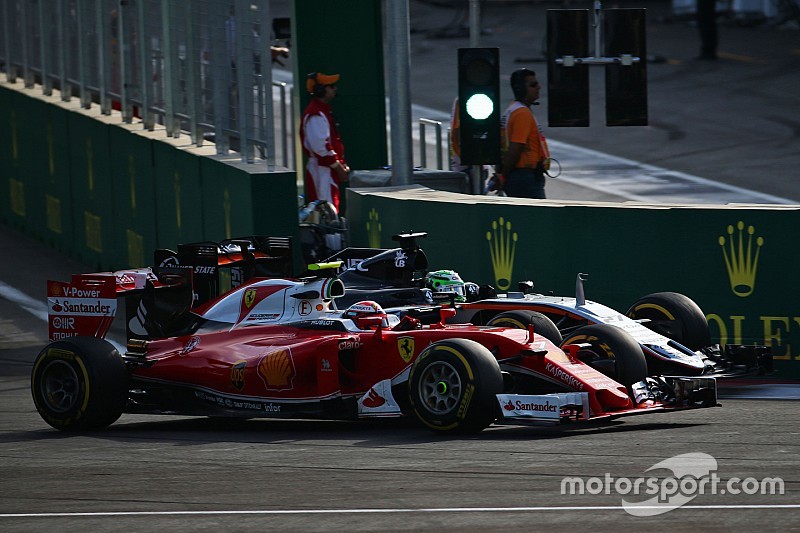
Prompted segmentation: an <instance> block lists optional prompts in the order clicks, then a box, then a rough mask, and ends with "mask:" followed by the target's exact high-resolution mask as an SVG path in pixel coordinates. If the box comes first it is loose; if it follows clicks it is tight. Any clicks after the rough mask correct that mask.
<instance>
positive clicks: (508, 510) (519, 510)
mask: <svg viewBox="0 0 800 533" xmlns="http://www.w3.org/2000/svg"><path fill="white" fill-rule="evenodd" d="M680 508H681V509H700V510H702V509H727V510H747V509H800V504H741V505H736V504H734V505H683V506H681V507H680ZM639 509H652V510H663V507H662V506H659V505H650V506H642V507H637V510H639ZM623 510H624V508H623V507H622V506H621V505H594V506H572V505H566V506H542V507H441V508H436V507H433V508H422V509H408V508H396V509H253V510H238V511H221V510H220V511H108V512H93V513H1V514H0V518H57V517H81V516H87V517H88V516H191V515H198V516H201V515H303V514H368V513H500V512H502V513H535V512H550V511H623Z"/></svg>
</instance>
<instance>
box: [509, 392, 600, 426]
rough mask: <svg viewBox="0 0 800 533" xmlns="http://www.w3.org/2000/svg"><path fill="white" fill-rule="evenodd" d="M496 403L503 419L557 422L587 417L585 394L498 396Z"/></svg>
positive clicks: (586, 394) (587, 408)
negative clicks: (564, 419) (563, 419)
mask: <svg viewBox="0 0 800 533" xmlns="http://www.w3.org/2000/svg"><path fill="white" fill-rule="evenodd" d="M497 401H498V403H499V404H500V407H501V408H502V409H501V412H502V413H503V418H519V419H527V420H541V421H545V422H557V421H559V419H562V418H571V419H581V418H582V419H586V418H588V416H589V394H588V393H586V392H566V393H555V394H498V395H497Z"/></svg>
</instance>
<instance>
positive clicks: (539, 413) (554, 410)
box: [497, 376, 717, 424]
mask: <svg viewBox="0 0 800 533" xmlns="http://www.w3.org/2000/svg"><path fill="white" fill-rule="evenodd" d="M637 385H639V384H637ZM636 389H637V387H636V385H634V390H635V391H636ZM640 390H642V391H643V393H642V396H641V399H640V401H639V403H638V405H637V406H636V407H634V408H631V409H625V410H621V411H610V412H601V413H595V412H592V411H591V410H590V408H589V394H588V393H586V392H568V393H553V394H498V395H497V401H498V404H499V407H500V412H501V413H502V417H501V418H499V419H498V420H497V423H503V422H507V423H531V424H559V423H564V422H575V421H581V420H596V419H601V418H606V419H609V418H616V417H620V416H630V415H641V414H647V413H653V412H659V411H661V412H666V411H678V410H684V409H697V408H704V407H714V406H716V405H717V383H716V380H715V379H714V378H707V377H702V378H693V377H681V376H663V377H659V378H648V379H647V380H646V383H645V382H642V384H641V386H640Z"/></svg>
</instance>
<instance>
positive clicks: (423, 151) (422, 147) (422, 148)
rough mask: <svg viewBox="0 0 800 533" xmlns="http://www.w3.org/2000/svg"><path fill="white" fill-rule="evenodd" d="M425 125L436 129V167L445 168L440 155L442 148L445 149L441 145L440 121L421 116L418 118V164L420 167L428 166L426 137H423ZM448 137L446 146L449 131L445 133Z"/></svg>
mask: <svg viewBox="0 0 800 533" xmlns="http://www.w3.org/2000/svg"><path fill="white" fill-rule="evenodd" d="M425 126H433V127H434V128H435V129H436V144H435V145H434V146H435V152H436V168H437V169H439V170H445V167H444V162H443V157H442V150H445V151H447V149H446V148H444V147H443V146H442V123H441V122H440V121H438V120H431V119H429V118H421V119H419V157H420V165H421V166H422V168H428V164H427V163H428V154H427V152H428V150H427V142H426V141H427V139H426V138H425ZM447 137H448V143H447V144H448V146H449V145H450V141H449V137H450V132H449V131H448V133H447Z"/></svg>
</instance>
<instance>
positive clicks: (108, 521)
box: [0, 228, 800, 532]
mask: <svg viewBox="0 0 800 533" xmlns="http://www.w3.org/2000/svg"><path fill="white" fill-rule="evenodd" d="M0 246H1V247H3V249H6V250H11V249H13V250H15V255H16V257H17V259H18V260H17V261H15V265H16V266H12V265H11V264H10V263H9V262H4V263H0V282H3V286H0V289H2V290H0V295H2V296H0V494H1V495H2V496H0V530H2V531H15V532H17V531H42V530H54V531H85V530H87V529H89V530H96V531H116V530H119V531H144V530H153V529H159V530H165V529H170V530H173V531H197V530H205V531H209V530H220V529H224V530H234V531H235V530H272V531H291V530H302V531H377V530H381V531H386V530H406V531H413V530H421V529H423V528H424V529H436V530H452V531H455V530H458V531H461V530H478V529H480V530H497V531H501V530H502V531H508V530H511V529H514V528H516V529H520V528H526V529H533V528H535V529H558V530H564V529H567V528H570V529H574V528H580V529H589V528H610V527H612V526H613V527H615V528H620V527H622V528H637V529H638V528H647V529H670V530H686V529H696V528H714V529H733V528H743V529H746V530H751V529H756V528H766V529H782V530H788V529H792V528H795V527H797V524H798V523H800V466H799V463H798V461H797V456H798V453H800V444H798V441H799V440H800V439H798V436H800V422H798V419H797V416H796V412H797V403H796V401H785V400H771V401H758V400H742V399H730V400H726V399H723V400H722V401H721V403H722V407H719V408H714V409H705V410H699V411H690V412H683V413H676V414H672V415H666V414H657V415H649V416H641V417H633V418H627V419H624V420H619V421H615V422H610V423H605V424H590V425H585V426H584V425H581V426H577V425H576V426H572V427H567V428H546V427H523V426H498V427H492V428H490V429H488V430H486V431H484V432H482V433H481V434H479V435H477V436H470V437H461V438H442V437H440V436H437V435H434V434H432V433H430V432H429V431H427V430H425V429H422V428H419V427H417V426H416V425H414V424H413V423H410V422H400V423H398V422H391V423H384V422H382V423H367V422H359V423H347V422H309V421H276V420H250V421H241V422H239V421H234V422H220V421H215V420H211V419H206V418H184V417H146V416H134V415H123V417H122V418H121V419H120V420H119V421H118V422H117V423H116V424H114V425H113V426H111V427H110V428H109V429H108V430H106V431H103V432H97V433H91V434H85V435H72V434H62V433H59V432H57V431H55V430H53V429H51V428H50V427H49V426H47V425H46V424H45V423H44V422H43V421H42V419H41V418H40V417H39V415H38V414H37V413H36V410H35V409H34V406H33V401H32V400H31V396H30V391H29V387H30V384H29V383H30V378H29V375H30V368H31V364H32V362H33V360H34V358H35V356H36V353H38V351H39V350H40V349H41V347H42V346H44V344H45V343H46V337H47V333H46V328H45V322H44V321H43V320H42V319H41V318H39V317H38V316H37V314H38V313H39V312H40V310H37V309H36V307H35V306H33V305H27V306H26V307H27V309H25V308H23V307H22V306H21V305H20V302H23V301H24V300H25V298H34V299H38V300H40V301H43V300H44V297H43V296H42V295H43V292H44V280H45V279H47V278H48V277H49V278H55V279H64V280H66V279H68V277H69V274H71V273H73V272H80V271H87V270H88V267H86V266H84V265H80V264H76V263H73V262H71V261H69V260H67V259H65V258H64V257H63V256H61V255H59V254H58V253H56V252H53V251H52V250H49V249H47V248H44V247H42V246H41V245H39V244H38V243H36V242H33V241H31V240H30V239H27V238H26V237H24V236H22V235H21V234H18V233H15V232H13V231H12V230H9V229H7V228H2V229H0ZM20 266H22V268H20ZM12 282H13V283H12ZM10 289H13V291H12V290H10ZM14 291H17V292H14ZM15 295H16V296H18V298H15ZM685 453H706V454H709V455H711V456H713V457H714V458H715V459H716V461H717V463H718V468H717V470H716V474H717V475H718V477H719V478H720V479H721V480H722V484H721V485H720V486H719V487H718V488H724V486H725V485H724V484H725V483H727V481H729V480H730V479H732V478H734V477H738V478H742V479H744V478H754V479H756V480H759V481H760V480H763V479H764V478H775V477H780V478H782V479H783V481H784V489H785V494H784V495H769V494H766V495H758V494H756V495H746V494H739V495H734V494H730V493H726V494H720V493H717V494H711V493H709V492H710V490H709V491H707V493H706V494H704V495H697V496H696V497H695V498H693V499H691V501H689V502H688V503H687V504H686V505H684V506H683V507H681V508H679V509H675V510H672V511H669V512H667V513H666V514H662V515H660V516H650V517H636V516H632V515H630V514H629V513H628V512H626V511H625V510H624V509H623V507H622V500H623V498H627V499H628V500H629V501H631V502H640V501H644V500H647V499H649V498H650V497H651V496H648V495H646V494H640V495H638V496H637V495H633V494H630V495H628V496H624V495H623V494H620V493H618V492H616V491H615V490H614V489H613V487H612V488H611V490H609V491H608V494H605V493H602V494H590V493H584V494H582V495H581V494H569V493H567V494H562V491H561V482H562V479H563V478H564V477H566V476H570V477H580V478H581V479H582V480H583V481H584V482H588V481H589V480H590V479H591V478H598V479H600V480H604V479H606V474H608V475H609V476H611V477H612V478H613V479H614V480H616V479H619V478H627V479H629V480H631V481H632V482H634V481H635V480H636V479H637V478H642V477H645V476H646V477H650V476H656V477H657V478H659V479H664V478H667V477H670V476H672V472H670V471H669V470H664V469H658V470H653V471H652V472H649V473H648V472H647V470H648V469H649V468H650V467H652V466H653V465H655V464H657V463H659V462H661V461H664V460H666V459H669V458H671V457H673V456H676V455H679V454H685ZM612 483H613V481H612ZM623 490H624V488H623ZM718 492H719V491H718ZM672 501H673V502H674V500H672ZM709 506H710V507H709ZM659 509H660V510H663V508H657V509H654V510H653V511H654V512H655V510H659Z"/></svg>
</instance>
